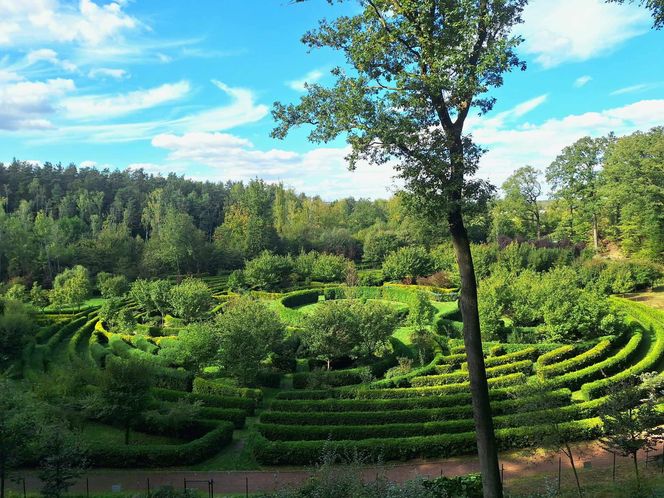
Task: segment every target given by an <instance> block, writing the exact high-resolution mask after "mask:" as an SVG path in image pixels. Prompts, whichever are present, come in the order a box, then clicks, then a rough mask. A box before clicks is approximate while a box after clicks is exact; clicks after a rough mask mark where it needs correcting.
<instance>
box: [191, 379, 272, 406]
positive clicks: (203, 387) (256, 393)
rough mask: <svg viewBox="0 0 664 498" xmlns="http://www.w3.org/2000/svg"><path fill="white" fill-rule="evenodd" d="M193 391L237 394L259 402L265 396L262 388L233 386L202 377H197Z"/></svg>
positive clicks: (223, 394)
mask: <svg viewBox="0 0 664 498" xmlns="http://www.w3.org/2000/svg"><path fill="white" fill-rule="evenodd" d="M192 392H194V393H196V394H213V395H216V396H237V397H240V398H251V399H253V400H256V403H259V402H260V401H261V399H262V398H263V392H262V391H261V390H260V389H252V388H249V387H231V386H226V385H224V384H221V383H219V382H214V381H211V380H206V379H203V378H201V377H196V378H195V379H194V383H193V389H192Z"/></svg>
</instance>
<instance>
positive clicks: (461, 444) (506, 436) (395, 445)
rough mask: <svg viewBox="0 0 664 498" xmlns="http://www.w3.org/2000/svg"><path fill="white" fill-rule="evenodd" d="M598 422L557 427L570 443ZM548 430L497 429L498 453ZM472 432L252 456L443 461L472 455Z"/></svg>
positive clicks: (286, 448) (591, 432)
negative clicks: (331, 455)
mask: <svg viewBox="0 0 664 498" xmlns="http://www.w3.org/2000/svg"><path fill="white" fill-rule="evenodd" d="M601 427H602V425H601V421H600V420H599V418H592V419H584V420H575V421H572V422H565V423H563V424H561V425H560V428H561V429H562V430H564V431H565V432H566V433H567V434H568V435H569V437H570V438H571V439H575V440H589V439H595V438H597V437H598V436H599V435H601ZM547 430H549V427H548V426H527V427H518V428H509V429H498V430H497V431H496V439H497V442H498V446H499V449H501V450H506V449H510V448H523V447H528V446H534V445H536V444H537V443H538V442H539V441H541V437H542V434H543V433H545V432H546V431H547ZM476 451H477V445H476V442H475V433H474V432H465V433H460V434H441V435H437V436H417V437H405V438H386V439H364V440H361V441H268V440H266V439H259V440H258V441H257V443H256V445H255V446H254V455H255V457H256V459H257V460H258V462H259V463H261V464H263V465H309V464H312V463H314V462H316V461H319V460H320V456H321V455H322V454H323V452H326V453H331V452H334V453H336V454H337V455H348V454H354V452H357V453H359V454H361V455H363V456H364V457H365V458H367V459H372V460H374V461H380V460H383V461H385V460H409V459H413V458H432V457H439V458H447V457H451V456H456V455H462V454H469V453H475V452H476Z"/></svg>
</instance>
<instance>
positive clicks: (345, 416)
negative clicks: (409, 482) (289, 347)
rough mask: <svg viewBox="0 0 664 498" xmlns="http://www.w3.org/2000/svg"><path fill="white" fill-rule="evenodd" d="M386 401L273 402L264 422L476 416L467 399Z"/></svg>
mask: <svg viewBox="0 0 664 498" xmlns="http://www.w3.org/2000/svg"><path fill="white" fill-rule="evenodd" d="M570 400H571V392H570V391H569V390H568V389H561V390H558V391H553V392H552V393H551V396H550V398H549V402H550V403H551V406H564V405H566V404H568V403H569V402H570ZM344 401H347V400H344ZM386 401H392V400H361V401H360V403H356V404H355V405H354V406H353V405H350V406H344V405H341V406H339V405H336V406H335V405H332V406H331V409H330V410H327V411H322V410H316V409H314V410H310V409H307V408H308V407H307V405H304V409H302V408H303V406H302V402H297V401H291V402H275V403H276V408H277V409H279V410H283V411H275V403H273V406H272V407H271V410H272V411H266V412H263V413H262V414H261V418H260V421H261V422H263V423H268V424H283V425H380V424H394V423H407V422H408V423H413V422H432V421H441V420H458V419H463V418H471V417H472V416H473V408H472V406H471V405H470V399H468V400H467V403H466V404H459V405H456V406H447V407H440V408H438V407H436V408H420V407H417V406H416V407H415V408H413V407H404V406H399V405H398V404H396V403H392V406H396V409H391V408H392V406H390V405H389V404H388V403H385V402H386ZM397 401H400V400H397ZM404 401H412V400H404ZM533 403H534V401H533V399H532V398H517V399H507V400H502V401H494V402H492V403H491V411H492V413H493V414H494V415H508V414H514V413H519V412H520V411H521V410H523V409H524V407H526V408H527V407H528V406H531V405H532V404H533ZM311 405H315V403H311ZM316 408H319V407H316ZM344 408H350V409H344ZM287 410H291V411H287ZM362 410H364V411H362Z"/></svg>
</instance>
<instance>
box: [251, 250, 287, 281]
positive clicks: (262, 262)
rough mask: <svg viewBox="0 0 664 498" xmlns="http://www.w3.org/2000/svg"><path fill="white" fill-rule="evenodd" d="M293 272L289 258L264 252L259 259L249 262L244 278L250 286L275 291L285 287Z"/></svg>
mask: <svg viewBox="0 0 664 498" xmlns="http://www.w3.org/2000/svg"><path fill="white" fill-rule="evenodd" d="M292 271H293V262H292V261H291V259H290V258H289V257H287V256H279V255H277V254H272V253H271V252H269V251H263V252H262V253H261V254H260V255H259V256H258V257H256V258H254V259H252V260H251V261H248V262H247V264H246V266H245V268H244V277H245V279H246V281H247V283H248V284H249V285H252V286H254V287H257V288H259V289H266V290H273V289H277V288H279V287H281V286H283V285H284V284H285V283H286V282H287V280H288V276H289V275H290V273H291V272H292Z"/></svg>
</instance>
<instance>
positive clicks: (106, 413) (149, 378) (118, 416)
mask: <svg viewBox="0 0 664 498" xmlns="http://www.w3.org/2000/svg"><path fill="white" fill-rule="evenodd" d="M153 385H154V374H153V371H152V368H151V366H150V364H149V363H147V362H145V361H142V360H136V359H134V358H130V359H123V358H118V357H115V356H110V357H108V359H107V361H106V368H104V370H102V371H101V372H100V374H99V378H98V387H99V391H98V392H97V393H95V394H93V395H91V397H90V398H89V400H88V403H87V408H88V412H89V413H90V415H91V416H93V417H103V418H108V419H109V420H113V421H115V422H117V423H119V424H121V425H122V427H124V431H125V436H124V442H125V444H129V435H130V432H131V428H132V427H133V426H134V424H135V423H136V422H137V421H138V420H139V419H140V417H141V415H142V414H143V412H145V410H147V408H148V407H149V406H150V399H151V398H150V389H151V388H152V386H153Z"/></svg>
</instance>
